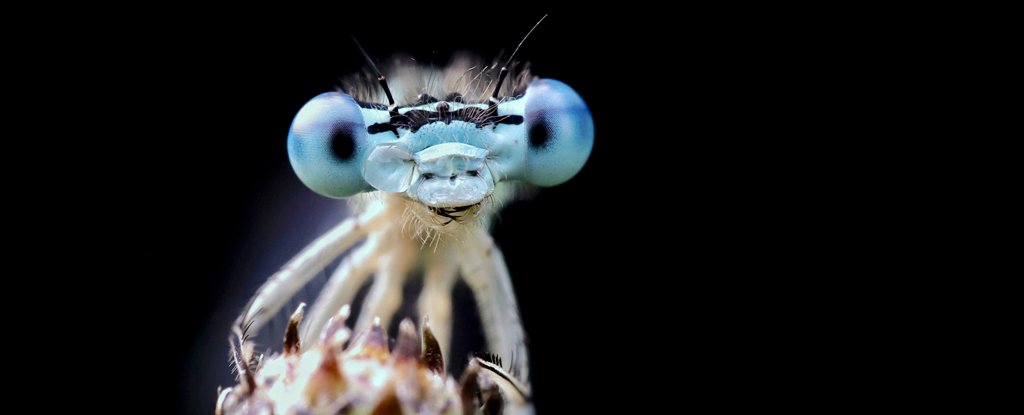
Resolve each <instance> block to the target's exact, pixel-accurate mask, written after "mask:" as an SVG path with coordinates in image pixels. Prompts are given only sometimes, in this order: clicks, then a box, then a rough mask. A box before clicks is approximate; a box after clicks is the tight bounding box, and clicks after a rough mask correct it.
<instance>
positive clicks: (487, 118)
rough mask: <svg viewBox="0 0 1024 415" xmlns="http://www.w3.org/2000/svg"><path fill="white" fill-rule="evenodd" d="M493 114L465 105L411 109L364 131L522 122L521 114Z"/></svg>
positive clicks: (489, 111) (374, 132) (492, 112)
mask: <svg viewBox="0 0 1024 415" xmlns="http://www.w3.org/2000/svg"><path fill="white" fill-rule="evenodd" d="M493 114H494V111H491V110H489V109H481V108H476V107H465V108H460V109H458V110H455V111H427V110H411V111H407V112H406V113H405V114H399V115H392V116H391V121H390V122H387V123H376V124H373V125H370V126H369V127H367V128H366V131H367V132H368V133H370V134H377V133H382V132H385V131H395V135H398V132H397V129H398V128H402V129H407V130H411V131H412V132H416V131H418V130H419V129H420V127H423V126H424V125H427V124H430V123H434V122H443V123H445V124H450V123H451V122H452V121H465V122H468V123H472V124H476V127H477V128H483V127H486V126H490V125H497V124H511V125H519V124H522V123H523V117H522V116H521V115H493Z"/></svg>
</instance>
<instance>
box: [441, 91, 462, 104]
mask: <svg viewBox="0 0 1024 415" xmlns="http://www.w3.org/2000/svg"><path fill="white" fill-rule="evenodd" d="M444 100H445V101H450V102H458V103H460V104H461V103H465V101H463V98H462V94H460V93H458V92H452V93H450V94H448V95H445V97H444Z"/></svg>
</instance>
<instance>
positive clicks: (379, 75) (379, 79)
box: [352, 19, 544, 109]
mask: <svg viewBox="0 0 1024 415" xmlns="http://www.w3.org/2000/svg"><path fill="white" fill-rule="evenodd" d="M541 20H544V19H541ZM531 32H532V30H531ZM527 36H529V35H527ZM523 40H526V39H523ZM352 41H353V42H355V44H356V47H357V48H359V53H362V54H363V59H366V63H368V64H370V68H373V71H374V72H376V73H377V82H380V87H381V88H383V89H384V95H387V96H388V107H389V109H393V108H394V107H395V97H393V96H391V88H388V80H387V79H386V78H384V74H383V73H381V72H380V69H377V65H375V64H374V63H373V59H370V55H369V54H367V53H366V50H364V49H363V45H360V44H359V41H358V40H356V36H355V35H352ZM520 45H521V43H520ZM516 49H517V50H518V49H519V48H516ZM502 70H504V68H502ZM499 85H500V83H499Z"/></svg>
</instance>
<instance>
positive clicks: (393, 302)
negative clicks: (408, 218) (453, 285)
mask: <svg viewBox="0 0 1024 415" xmlns="http://www.w3.org/2000/svg"><path fill="white" fill-rule="evenodd" d="M384 241H385V242H384V245H385V246H386V247H387V248H386V249H387V252H385V253H383V254H382V256H381V258H380V261H379V264H380V266H379V267H377V275H375V276H374V278H373V286H372V287H371V288H370V292H369V293H368V294H367V295H366V300H365V301H363V309H362V312H360V313H359V321H358V322H357V323H356V333H359V332H362V330H364V329H366V328H367V327H369V326H370V322H372V321H374V318H377V317H380V324H381V326H383V327H384V328H385V329H386V328H387V327H388V326H389V325H390V324H391V317H392V316H393V315H394V314H395V311H396V310H398V307H399V306H401V305H402V285H403V284H404V283H405V280H406V277H407V276H408V274H409V270H410V269H411V268H412V266H413V263H414V262H415V260H416V253H417V252H416V250H415V249H414V247H413V243H412V241H410V240H409V239H408V238H406V237H403V236H402V232H400V231H398V232H389V233H388V234H387V235H385V236H384Z"/></svg>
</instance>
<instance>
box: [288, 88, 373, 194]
mask: <svg viewBox="0 0 1024 415" xmlns="http://www.w3.org/2000/svg"><path fill="white" fill-rule="evenodd" d="M367 147H368V146H367V141H366V125H365V124H364V122H363V115H362V112H361V111H360V110H359V104H357V103H356V102H355V100H353V99H352V97H350V96H348V95H345V94H342V93H338V92H328V93H324V94H320V95H318V96H317V97H316V98H313V99H311V100H310V101H309V102H307V103H306V105H304V106H303V107H302V109H300V110H299V113H298V114H297V115H295V120H294V121H292V128H291V130H289V131H288V159H289V160H291V163H292V168H293V169H295V174H297V175H298V176H299V179H300V180H302V183H305V184H306V186H308V187H309V188H310V189H313V191H315V192H317V193H320V194H322V195H324V196H329V197H347V196H352V195H354V194H356V193H359V192H360V191H363V190H367V189H368V188H369V185H367V184H366V182H365V181H364V180H363V175H362V170H363V158H364V157H363V153H364V152H365V151H366V149H367Z"/></svg>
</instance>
